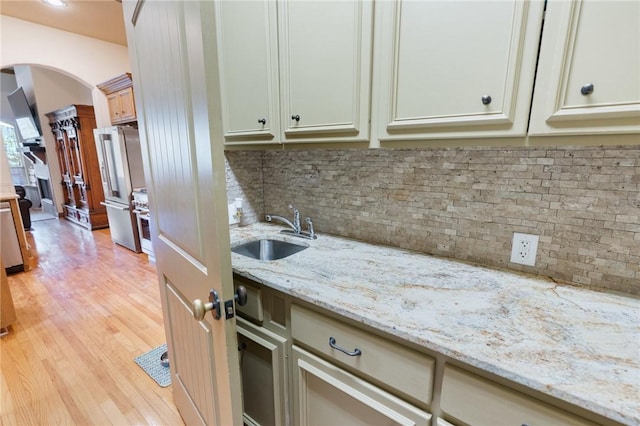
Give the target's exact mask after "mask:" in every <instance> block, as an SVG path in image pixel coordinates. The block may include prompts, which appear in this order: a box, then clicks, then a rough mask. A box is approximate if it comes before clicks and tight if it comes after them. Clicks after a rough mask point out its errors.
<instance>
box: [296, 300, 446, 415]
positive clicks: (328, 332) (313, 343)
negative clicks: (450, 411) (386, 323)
mask: <svg viewBox="0 0 640 426" xmlns="http://www.w3.org/2000/svg"><path fill="white" fill-rule="evenodd" d="M291 333H292V337H293V338H294V339H295V340H297V341H298V342H300V343H301V344H304V345H306V346H308V347H309V348H311V349H313V350H314V351H315V352H317V353H319V354H321V355H324V356H325V357H327V358H329V359H331V360H335V361H336V362H338V363H340V364H341V365H344V366H346V367H350V368H351V369H352V370H353V371H355V372H360V373H362V374H364V375H365V376H367V377H370V378H372V379H374V380H378V381H379V382H380V383H381V384H383V385H385V386H390V387H392V388H394V389H396V390H398V391H399V392H401V393H402V394H403V395H404V396H406V397H408V398H409V399H411V400H415V401H417V402H420V403H423V404H429V403H430V402H431V397H432V390H433V376H434V368H435V361H434V359H433V358H431V357H429V356H427V355H425V354H422V353H420V352H417V351H414V350H412V349H409V348H406V347H404V346H402V345H400V344H398V343H395V342H392V341H389V340H386V339H384V338H382V337H379V336H376V335H373V334H371V333H369V332H366V331H364V330H361V329H359V328H356V327H353V326H351V325H348V324H346V323H344V322H342V321H338V320H335V319H333V318H328V317H326V316H324V315H322V314H320V313H318V312H315V311H311V310H309V309H306V308H303V307H300V306H298V305H295V304H293V305H291ZM330 338H334V339H335V345H337V346H340V347H341V348H344V349H346V350H347V351H354V350H355V349H356V348H357V349H359V350H360V351H361V354H360V355H358V356H349V355H347V354H345V353H343V352H341V351H340V350H337V349H334V348H332V347H331V346H330V345H329V339H330Z"/></svg>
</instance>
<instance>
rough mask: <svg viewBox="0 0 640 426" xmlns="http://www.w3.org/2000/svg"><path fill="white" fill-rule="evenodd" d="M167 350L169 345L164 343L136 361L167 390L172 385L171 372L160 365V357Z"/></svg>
mask: <svg viewBox="0 0 640 426" xmlns="http://www.w3.org/2000/svg"><path fill="white" fill-rule="evenodd" d="M166 350H167V344H166V343H163V344H162V345H160V346H158V347H157V348H155V349H152V350H150V351H149V352H147V353H144V354H142V355H140V356H139V357H137V358H136V359H135V362H136V364H138V365H139V366H140V368H142V369H143V370H144V372H145V373H147V374H148V375H149V376H150V377H151V378H152V379H153V380H155V382H156V383H157V384H158V385H159V386H162V387H163V388H166V387H167V386H169V385H170V384H171V371H170V370H169V367H165V366H163V365H162V364H161V363H160V357H161V356H162V354H163V353H164V352H166Z"/></svg>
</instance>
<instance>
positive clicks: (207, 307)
mask: <svg viewBox="0 0 640 426" xmlns="http://www.w3.org/2000/svg"><path fill="white" fill-rule="evenodd" d="M192 307H193V318H195V319H196V320H198V321H202V320H203V319H204V316H205V315H206V313H207V312H209V311H212V312H211V313H212V314H213V318H214V319H217V320H219V319H220V316H221V314H220V297H218V292H217V291H215V290H214V289H211V290H209V302H207V303H204V302H203V301H202V300H200V299H196V300H194V301H193V306H192Z"/></svg>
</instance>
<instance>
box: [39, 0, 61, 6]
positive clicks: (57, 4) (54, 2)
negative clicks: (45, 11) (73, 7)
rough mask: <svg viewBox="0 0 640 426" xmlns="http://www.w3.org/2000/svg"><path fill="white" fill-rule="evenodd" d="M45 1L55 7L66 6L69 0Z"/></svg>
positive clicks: (43, 0) (44, 0) (44, 1)
mask: <svg viewBox="0 0 640 426" xmlns="http://www.w3.org/2000/svg"><path fill="white" fill-rule="evenodd" d="M42 2H43V3H45V4H48V5H49V6H55V7H66V6H67V2H66V1H65V0H42Z"/></svg>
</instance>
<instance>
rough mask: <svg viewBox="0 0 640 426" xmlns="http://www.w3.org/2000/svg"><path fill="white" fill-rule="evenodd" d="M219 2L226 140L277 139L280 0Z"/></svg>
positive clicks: (217, 17)
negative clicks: (278, 7)
mask: <svg viewBox="0 0 640 426" xmlns="http://www.w3.org/2000/svg"><path fill="white" fill-rule="evenodd" d="M215 5H216V23H217V31H218V60H219V69H220V80H221V84H220V95H221V98H222V99H221V100H222V127H223V131H224V138H225V142H226V143H256V142H260V141H263V142H277V139H278V138H279V136H280V135H279V133H280V130H279V113H278V108H279V101H278V91H279V88H278V34H277V17H276V3H275V2H270V1H241V2H235V1H221V2H216V3H215Z"/></svg>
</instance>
